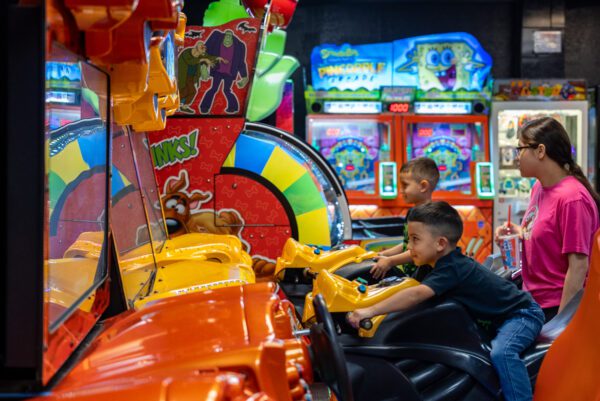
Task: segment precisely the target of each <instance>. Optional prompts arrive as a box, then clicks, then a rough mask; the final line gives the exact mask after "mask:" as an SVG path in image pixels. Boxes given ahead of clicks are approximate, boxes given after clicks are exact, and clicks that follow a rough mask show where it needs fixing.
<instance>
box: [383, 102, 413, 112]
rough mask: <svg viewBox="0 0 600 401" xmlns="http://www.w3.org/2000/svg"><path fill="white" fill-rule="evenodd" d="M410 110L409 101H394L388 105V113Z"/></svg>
mask: <svg viewBox="0 0 600 401" xmlns="http://www.w3.org/2000/svg"><path fill="white" fill-rule="evenodd" d="M409 110H410V103H406V102H394V103H390V104H389V105H388V111H389V112H390V113H408V111H409Z"/></svg>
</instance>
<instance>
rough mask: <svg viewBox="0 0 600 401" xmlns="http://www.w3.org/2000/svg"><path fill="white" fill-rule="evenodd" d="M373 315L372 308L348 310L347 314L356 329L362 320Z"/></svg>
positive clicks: (347, 318) (348, 319)
mask: <svg viewBox="0 0 600 401" xmlns="http://www.w3.org/2000/svg"><path fill="white" fill-rule="evenodd" d="M373 316H374V315H373V312H372V311H371V308H364V309H357V310H355V311H354V312H348V314H347V315H346V320H347V321H348V323H349V324H350V326H352V327H354V328H355V329H358V328H359V325H360V321H361V320H364V319H370V318H372V317H373Z"/></svg>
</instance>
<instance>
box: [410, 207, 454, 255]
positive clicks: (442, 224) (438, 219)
mask: <svg viewBox="0 0 600 401" xmlns="http://www.w3.org/2000/svg"><path fill="white" fill-rule="evenodd" d="M406 220H407V221H408V222H411V221H412V222H418V223H423V224H424V225H426V226H427V228H428V229H430V230H431V231H432V232H433V233H434V234H435V235H441V236H442V237H446V238H448V241H449V242H450V245H456V243H457V242H458V240H459V239H460V237H461V236H462V233H463V223H462V219H461V218H460V215H459V214H458V212H457V211H456V209H454V208H453V207H452V206H450V204H448V202H444V201H437V202H430V203H425V204H423V205H419V206H415V207H413V208H412V209H411V210H410V212H409V213H408V216H407V217H406Z"/></svg>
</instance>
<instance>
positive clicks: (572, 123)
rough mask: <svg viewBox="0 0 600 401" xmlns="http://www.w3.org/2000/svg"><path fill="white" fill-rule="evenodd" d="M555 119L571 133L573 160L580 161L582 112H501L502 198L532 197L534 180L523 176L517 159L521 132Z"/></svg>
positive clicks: (499, 123) (500, 184)
mask: <svg viewBox="0 0 600 401" xmlns="http://www.w3.org/2000/svg"><path fill="white" fill-rule="evenodd" d="M545 116H551V117H554V118H555V119H557V120H558V121H559V122H560V123H561V124H563V126H564V127H565V129H566V130H567V133H568V134H569V139H570V140H571V144H572V149H571V152H572V154H573V158H574V159H575V160H577V148H578V146H579V141H578V136H579V131H580V130H581V118H582V113H581V111H580V110H504V111H501V112H499V113H498V152H499V153H500V154H499V155H498V156H499V157H498V160H500V163H499V166H498V167H499V171H498V195H500V196H503V197H523V198H526V197H529V193H530V191H531V187H532V186H533V184H534V183H535V179H534V178H524V177H521V174H520V173H519V167H518V165H517V160H516V157H515V148H516V146H517V143H518V139H519V138H517V131H518V129H519V128H520V127H521V126H522V125H523V124H524V123H526V122H527V121H531V120H534V119H536V118H540V117H545Z"/></svg>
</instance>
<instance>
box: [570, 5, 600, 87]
mask: <svg viewBox="0 0 600 401" xmlns="http://www.w3.org/2000/svg"><path fill="white" fill-rule="evenodd" d="M565 14H566V24H565V25H566V27H565V43H564V49H565V51H564V53H565V75H566V76H567V77H574V78H585V79H586V81H587V83H588V85H590V86H591V85H594V86H597V85H600V1H598V0H596V1H567V3H566V11H565Z"/></svg>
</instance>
